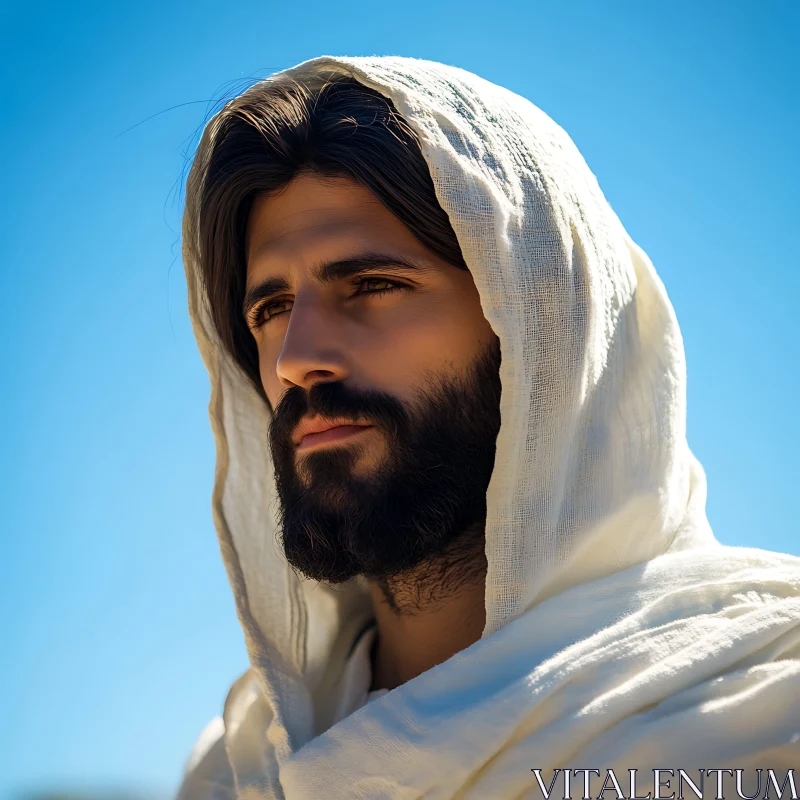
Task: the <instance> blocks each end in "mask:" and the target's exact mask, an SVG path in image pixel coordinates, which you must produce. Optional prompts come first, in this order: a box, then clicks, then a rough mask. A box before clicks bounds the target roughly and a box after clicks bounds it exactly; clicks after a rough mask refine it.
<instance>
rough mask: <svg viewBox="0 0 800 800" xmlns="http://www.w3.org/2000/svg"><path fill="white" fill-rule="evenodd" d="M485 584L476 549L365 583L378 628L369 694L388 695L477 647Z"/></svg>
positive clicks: (482, 563)
mask: <svg viewBox="0 0 800 800" xmlns="http://www.w3.org/2000/svg"><path fill="white" fill-rule="evenodd" d="M485 581H486V558H485V556H484V554H483V550H482V549H481V550H480V552H478V553H472V554H470V555H468V556H467V555H464V554H462V556H461V557H460V558H459V559H457V560H456V561H455V562H454V563H453V562H449V563H444V564H441V563H439V564H436V565H432V564H430V563H428V564H423V565H421V566H420V567H418V568H416V569H414V570H411V571H409V572H408V573H405V574H403V575H402V576H397V577H394V578H390V579H388V580H383V581H370V583H369V585H370V592H371V594H372V600H373V605H374V607H375V619H376V622H377V624H378V637H377V643H376V647H375V649H374V651H373V653H374V659H373V672H372V686H371V689H373V690H374V689H394V688H395V687H397V686H400V685H401V684H403V683H405V682H406V681H409V680H411V679H412V678H416V677H417V675H420V674H422V673H423V672H425V671H426V670H429V669H431V668H432V667H435V666H436V665H437V664H441V663H442V662H443V661H446V660H447V659H448V658H451V657H452V656H454V655H455V654H456V653H458V652H460V651H461V650H463V649H465V648H466V647H469V646H470V645H471V644H474V643H475V642H477V641H478V640H479V639H480V638H481V634H482V633H483V628H484V625H485V620H486V612H485V608H484V597H485Z"/></svg>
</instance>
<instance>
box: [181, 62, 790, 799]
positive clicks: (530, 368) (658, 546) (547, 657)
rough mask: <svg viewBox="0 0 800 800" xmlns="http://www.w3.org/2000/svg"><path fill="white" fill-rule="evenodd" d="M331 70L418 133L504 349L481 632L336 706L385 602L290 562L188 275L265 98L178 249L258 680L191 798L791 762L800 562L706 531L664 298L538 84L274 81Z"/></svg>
mask: <svg viewBox="0 0 800 800" xmlns="http://www.w3.org/2000/svg"><path fill="white" fill-rule="evenodd" d="M331 74H334V75H335V74H346V75H350V76H352V77H354V78H355V79H356V80H358V81H360V82H361V83H363V84H364V85H366V86H369V87H372V88H374V89H376V90H377V91H379V92H380V93H382V94H383V95H384V96H386V97H388V98H390V99H391V100H392V102H393V103H394V105H395V107H396V108H397V110H398V111H399V112H400V113H401V114H402V115H403V116H404V117H405V119H406V120H407V121H408V123H409V124H410V126H411V127H412V128H413V130H414V131H415V133H416V134H417V136H418V138H419V141H420V144H421V148H422V153H423V156H424V158H425V160H426V162H427V164H428V167H429V169H430V174H431V177H432V179H433V183H434V187H435V190H436V195H437V198H438V200H439V203H440V204H441V206H442V208H443V209H444V210H445V212H446V213H447V214H448V216H449V218H450V222H451V224H452V226H453V229H454V231H455V233H456V235H457V237H458V241H459V244H460V246H461V249H462V252H463V255H464V259H465V261H466V263H467V266H468V267H469V270H470V272H471V274H472V277H473V279H474V281H475V285H476V287H477V290H478V293H479V296H480V300H481V304H482V308H483V312H484V315H485V317H486V318H487V320H488V321H489V323H490V324H491V326H492V328H493V330H494V332H495V333H496V334H497V336H498V337H499V339H500V344H501V351H502V364H501V369H500V378H501V383H502V398H501V408H500V411H501V419H502V423H501V428H500V432H499V435H498V438H497V452H496V458H495V467H494V472H493V475H492V478H491V482H490V484H489V488H488V491H487V520H486V556H487V561H488V572H487V576H486V627H485V630H484V632H483V636H482V638H481V639H480V640H479V641H478V642H476V643H475V644H474V645H472V646H471V647H468V648H467V649H466V650H463V651H462V652H460V653H458V654H457V655H455V656H454V657H452V658H451V659H449V660H447V661H446V662H444V663H442V664H440V665H438V666H436V667H434V668H433V669H431V670H428V671H427V672H425V673H423V674H421V675H419V676H418V677H416V678H414V679H413V680H411V681H408V682H407V683H405V684H403V685H402V686H399V687H397V688H396V689H393V690H392V691H390V692H387V693H385V694H383V695H382V696H379V697H375V698H374V699H372V700H371V701H370V702H369V703H367V704H365V705H363V707H361V708H358V709H356V710H354V711H353V713H350V714H348V715H347V716H345V717H344V718H342V719H339V721H337V722H335V721H334V720H336V719H337V717H338V714H337V710H339V709H340V707H341V704H342V702H343V698H344V697H345V695H346V693H347V692H349V691H352V686H353V681H354V680H356V681H357V680H358V678H357V677H356V678H354V677H353V676H354V675H356V676H357V675H358V674H360V673H359V669H360V668H359V667H358V665H357V664H354V663H353V662H352V654H351V646H352V645H353V642H354V641H355V639H356V636H357V634H358V633H359V631H362V630H363V629H364V626H365V624H367V623H368V621H369V619H370V617H371V606H370V601H369V598H368V595H367V593H366V590H365V587H364V586H363V584H362V583H361V582H360V581H359V580H355V581H353V582H351V583H350V584H347V585H345V586H340V587H336V588H333V587H331V586H328V585H326V584H322V583H320V584H317V583H316V582H313V581H308V580H301V579H300V578H299V577H298V576H297V575H296V573H295V572H294V571H293V570H292V569H290V567H289V566H288V564H287V562H286V559H285V558H284V556H283V554H282V553H281V552H280V549H279V546H278V545H277V537H276V532H277V528H276V525H277V522H276V516H275V515H276V505H277V500H276V491H275V483H274V474H273V468H272V464H271V460H270V456H269V452H268V448H267V430H268V426H269V422H270V411H269V409H268V407H267V406H266V404H265V403H264V401H263V400H262V399H261V398H260V397H259V395H258V394H257V393H256V391H255V390H254V389H253V388H252V386H250V384H249V383H248V382H247V379H246V378H245V377H244V375H243V374H242V372H241V371H240V370H239V369H238V368H237V367H236V366H235V364H234V363H233V361H232V360H231V358H230V357H229V355H228V354H227V353H226V352H225V350H224V349H223V347H222V345H221V344H220V342H219V340H218V337H217V335H216V332H215V330H214V327H213V325H212V322H211V316H210V313H209V309H208V304H207V299H206V297H205V296H204V293H203V289H202V282H201V280H200V277H199V268H198V259H199V255H200V254H199V239H198V232H197V226H198V218H199V213H200V197H201V187H202V185H203V181H204V179H205V175H206V170H207V168H208V161H209V154H210V152H211V151H212V148H213V146H214V141H215V137H216V136H217V134H218V131H219V128H220V123H221V121H222V120H223V119H224V118H225V116H226V115H228V114H230V113H231V112H232V109H234V108H235V107H236V105H237V103H239V102H241V101H242V100H246V99H247V98H248V93H249V91H250V90H248V92H245V93H244V94H243V95H240V97H239V98H235V99H234V100H232V101H231V102H230V103H229V104H228V105H226V106H225V107H224V108H223V109H222V110H221V111H220V112H219V113H218V114H217V115H216V116H215V117H214V118H213V119H212V120H211V121H210V122H209V123H208V125H207V126H206V128H205V131H204V133H203V136H202V140H201V142H200V145H199V148H198V151H197V154H196V157H195V160H194V164H193V167H192V170H191V173H190V175H189V179H188V183H187V193H186V210H185V215H184V228H183V235H184V243H183V246H184V262H185V267H186V275H187V282H188V288H189V304H190V313H191V317H192V321H193V325H194V330H195V333H196V336H197V340H198V344H199V347H200V351H201V353H202V356H203V359H204V361H205V364H206V366H207V368H208V371H209V375H210V378H211V402H210V417H211V423H212V427H213V431H214V436H215V440H216V446H217V470H216V479H215V486H214V494H213V514H214V521H215V525H216V529H217V532H218V535H219V541H220V547H221V552H222V557H223V559H224V561H225V565H226V569H227V572H228V576H229V579H230V582H231V585H232V588H233V592H234V595H235V599H236V605H237V610H238V614H239V619H240V621H241V624H242V627H243V630H244V634H245V639H246V642H247V648H248V653H249V656H250V662H251V668H250V670H248V672H247V673H246V674H245V675H244V676H242V678H241V679H240V680H239V681H238V682H237V683H236V684H235V685H234V687H233V688H232V690H231V692H230V694H229V695H228V699H227V701H226V703H225V709H224V714H223V718H222V719H221V720H219V719H218V720H215V721H214V722H212V724H211V725H210V726H209V728H208V729H207V730H206V732H205V733H204V735H203V736H202V737H201V739H200V741H199V742H198V745H197V746H196V748H195V751H194V753H193V754H192V757H191V759H190V762H189V765H188V767H187V773H186V779H185V782H184V785H183V788H182V790H181V797H182V798H193V799H194V798H197V799H198V800H202V798H238V799H239V800H251V799H254V798H270V799H272V798H286V800H296V799H297V798H319V797H325V798H327V799H328V800H334V799H335V798H375V799H376V800H377V798H403V799H405V798H419V797H425V798H437V799H438V798H499V799H502V800H505V798H518V797H538V796H540V789H539V786H538V783H537V779H536V775H535V774H534V773H533V772H532V769H534V768H537V769H542V770H543V771H545V772H546V771H547V770H554V769H564V768H574V769H579V768H580V769H583V768H601V769H607V768H615V769H618V770H621V771H623V772H624V774H627V772H626V770H628V769H633V768H636V769H642V770H652V769H653V768H661V767H668V768H676V769H677V768H685V769H689V768H697V769H699V768H712V767H713V768H719V767H725V768H737V767H738V768H750V767H753V768H755V767H760V768H764V769H767V768H770V767H772V768H776V769H780V768H783V769H784V770H785V769H787V768H788V767H790V766H795V767H797V766H800V559H797V558H794V557H791V556H787V555H781V554H775V553H767V552H763V551H759V550H754V549H743V548H727V547H723V546H721V545H719V544H718V542H717V541H716V540H715V538H714V536H713V535H712V532H711V530H710V528H709V525H708V522H707V519H706V513H705V500H706V482H705V476H704V473H703V470H702V468H701V466H700V464H699V463H698V462H697V460H696V459H695V458H694V456H693V455H692V453H691V451H690V449H689V447H688V444H687V440H686V374H685V361H684V351H683V344H682V340H681V335H680V330H679V328H678V324H677V321H676V318H675V314H674V312H673V309H672V306H671V304H670V302H669V299H668V297H667V295H666V292H665V290H664V286H663V284H662V283H661V281H660V279H659V278H658V276H657V274H656V272H655V270H654V268H653V266H652V264H651V262H650V260H649V259H648V257H647V255H646V254H645V253H644V252H643V251H642V250H641V249H640V248H639V247H638V246H637V245H636V244H635V243H634V242H633V241H632V240H631V238H630V237H629V236H628V235H627V233H626V231H625V229H624V228H623V226H622V224H621V223H620V221H619V219H618V218H617V216H616V215H615V213H614V212H613V211H612V209H611V208H610V206H609V204H608V202H607V201H606V200H605V198H604V196H603V194H602V192H601V191H600V188H599V186H598V184H597V181H596V179H595V177H594V176H593V174H592V173H591V171H590V170H589V168H588V167H587V165H586V163H585V162H584V160H583V158H582V156H581V155H580V153H579V152H578V150H577V148H576V147H575V145H574V144H573V142H572V141H571V140H570V138H569V137H568V136H567V135H566V133H565V132H564V131H563V130H562V129H561V128H560V127H559V126H558V125H556V124H555V123H554V122H553V121H552V120H551V119H550V118H549V117H547V116H546V115H545V114H544V113H543V112H542V111H540V110H539V109H538V108H536V107H535V106H534V105H532V104H531V103H530V102H528V101H527V100H525V99H523V98H522V97H519V96H518V95H515V94H513V93H512V92H510V91H507V90H505V89H503V88H501V87H498V86H495V85H493V84H491V83H489V82H487V81H485V80H482V79H481V78H479V77H477V76H475V75H472V74H470V73H468V72H465V71H463V70H460V69H456V68H453V67H448V66H444V65H441V64H436V63H433V62H428V61H421V60H416V59H407V58H395V57H388V58H378V57H375V58H329V57H323V58H318V59H314V60H312V61H309V62H306V63H304V64H301V65H299V66H297V67H294V68H293V69H290V70H287V71H286V72H284V73H279V74H278V75H275V76H272V77H271V78H268V79H267V80H268V81H281V80H285V76H287V75H288V76H291V77H292V78H295V79H300V80H303V81H307V82H309V83H311V84H313V83H315V82H317V81H322V80H325V78H326V76H330V75H331ZM690 258H691V254H687V259H690ZM753 535H754V538H755V537H756V536H757V535H758V532H757V531H754V532H753ZM361 673H363V669H361ZM368 677H369V676H368V675H367V676H363V675H362V677H361V680H362V682H363V681H367V683H366V685H367V686H368ZM347 687H350V688H347ZM362 688H363V687H362ZM559 791H560V790H559ZM575 796H580V793H579V792H576V794H575Z"/></svg>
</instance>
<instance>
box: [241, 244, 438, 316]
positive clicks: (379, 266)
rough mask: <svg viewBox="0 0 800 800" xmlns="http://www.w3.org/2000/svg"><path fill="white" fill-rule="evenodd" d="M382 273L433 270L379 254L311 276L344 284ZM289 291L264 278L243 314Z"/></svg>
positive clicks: (333, 264)
mask: <svg viewBox="0 0 800 800" xmlns="http://www.w3.org/2000/svg"><path fill="white" fill-rule="evenodd" d="M384 269H391V270H400V271H402V272H415V273H421V272H430V271H431V270H432V267H428V266H425V265H423V264H421V263H417V262H416V261H412V260H410V259H407V258H404V257H402V256H389V255H385V254H379V253H364V254H363V255H359V256H353V257H352V258H344V259H341V260H339V261H326V262H325V263H323V264H320V265H318V266H316V267H314V268H313V270H312V271H311V274H312V276H313V278H314V280H316V281H318V282H319V283H322V284H329V283H333V282H334V281H340V280H345V279H346V278H350V277H352V276H353V275H359V274H364V273H368V272H378V271H380V270H384ZM289 291H291V286H289V282H288V281H287V280H286V278H267V279H266V280H263V281H261V282H260V283H257V284H255V285H254V286H251V287H250V288H249V289H248V290H247V292H246V294H245V296H244V302H243V303H242V313H243V314H244V316H245V317H247V315H248V313H249V312H250V310H251V309H252V308H253V306H254V305H255V304H256V303H258V302H259V301H261V300H263V299H264V298H266V297H271V296H272V295H276V294H279V293H280V292H289Z"/></svg>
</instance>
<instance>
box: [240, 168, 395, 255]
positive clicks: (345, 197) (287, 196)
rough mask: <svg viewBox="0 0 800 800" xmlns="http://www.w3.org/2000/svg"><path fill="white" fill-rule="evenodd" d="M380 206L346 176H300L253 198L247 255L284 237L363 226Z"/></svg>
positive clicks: (282, 243)
mask: <svg viewBox="0 0 800 800" xmlns="http://www.w3.org/2000/svg"><path fill="white" fill-rule="evenodd" d="M382 210H383V206H382V204H381V202H380V201H379V200H378V198H377V197H375V195H374V194H372V192H370V191H369V189H367V188H366V187H365V186H362V185H361V184H359V183H356V182H355V181H352V180H349V179H346V178H325V179H322V178H318V177H315V176H309V175H301V176H298V177H297V178H295V179H294V180H293V181H291V182H290V183H289V184H287V186H285V187H284V188H283V190H281V191H280V192H278V193H277V194H273V195H266V194H265V195H261V196H259V197H257V198H256V199H255V201H254V202H253V206H252V208H251V211H250V217H249V219H248V223H247V248H248V252H249V257H250V258H256V257H257V256H258V255H259V254H260V253H261V252H262V250H266V251H268V250H269V249H270V248H271V247H272V246H273V245H274V246H275V247H276V248H280V247H285V246H286V242H285V240H287V239H289V240H291V239H292V238H293V237H295V236H297V235H300V236H301V237H304V236H306V235H309V236H317V237H321V236H324V235H330V234H331V233H332V232H336V231H345V230H347V229H348V228H350V229H354V228H358V227H359V226H363V224H364V220H365V219H372V220H373V221H374V219H375V218H376V217H378V216H380V215H381V211H382Z"/></svg>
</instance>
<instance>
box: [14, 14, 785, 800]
mask: <svg viewBox="0 0 800 800" xmlns="http://www.w3.org/2000/svg"><path fill="white" fill-rule="evenodd" d="M798 41H800V5H798V3H797V2H793V1H787V2H756V0H753V2H751V3H736V2H703V3H698V2H696V0H693V1H692V2H675V0H671V2H669V3H649V2H642V0H638V1H637V2H629V3H621V2H607V1H604V2H597V1H596V0H592V1H591V2H588V1H587V2H564V1H562V2H552V1H550V2H547V3H543V2H538V0H521V1H520V2H516V3H515V2H503V1H502V0H500V1H499V2H491V3H478V2H464V0H461V2H431V0H424V1H423V0H408V1H407V2H402V3H380V4H379V3H372V4H368V3H331V2H319V0H302V2H286V1H284V2H280V3H276V2H261V3H253V2H227V3H219V2H217V3H210V2H205V1H204V0H196V1H195V2H191V3H190V2H169V1H168V2H166V3H165V2H154V1H152V0H147V1H143V2H137V3H122V2H112V3H108V2H102V3H100V2H97V3H85V2H79V3H69V4H67V3H63V4H56V3H47V2H44V3H40V4H31V3H26V2H12V3H11V4H9V3H5V4H4V5H2V6H1V7H0V48H1V49H0V75H1V76H2V80H1V81H0V85H2V89H0V93H1V96H2V104H1V105H0V158H2V167H1V169H2V173H1V174H2V191H1V193H0V204H2V218H1V220H2V221H1V222H0V275H1V276H2V283H1V284H0V285H1V286H2V291H1V292H0V335H1V337H2V338H1V341H2V346H0V368H1V369H2V373H1V374H2V376H3V381H2V392H0V452H1V453H2V462H1V463H0V470H1V471H2V474H0V487H1V488H0V506H2V516H0V519H1V520H2V522H0V526H2V527H0V535H2V559H0V601H1V607H2V612H0V613H2V617H0V633H2V649H1V650H0V652H1V653H2V657H1V658H2V663H1V664H0V797H2V798H6V797H14V796H18V794H16V793H19V792H22V791H23V790H27V789H35V788H47V787H72V788H75V789H81V788H83V789H92V788H94V789H97V790H99V791H101V792H104V793H105V796H109V793H110V792H111V791H112V790H113V789H115V788H124V789H129V790H132V791H139V792H142V793H143V794H147V795H149V796H164V795H167V794H168V793H169V792H171V791H172V790H173V789H174V787H175V785H176V783H177V781H178V779H179V774H180V770H181V768H182V763H183V761H184V759H185V757H186V755H187V753H188V752H189V749H190V747H191V745H192V743H193V741H194V739H195V738H196V736H197V735H198V733H199V732H200V730H201V729H202V727H203V726H204V725H205V723H206V722H207V721H208V720H209V719H210V718H211V717H212V716H213V715H215V714H217V713H218V712H219V711H220V708H221V704H222V701H223V699H224V696H225V693H226V690H227V688H228V686H229V684H230V683H231V681H232V680H233V679H234V678H235V677H236V676H237V675H238V674H239V673H240V672H241V671H242V670H243V669H244V668H245V667H246V658H245V652H244V647H243V642H242V636H241V633H240V630H239V627H238V623H237V621H236V617H235V613H234V609H233V603H232V599H231V597H230V592H229V589H228V586H227V583H226V579H225V576H224V572H223V569H222V565H221V563H220V559H219V553H218V550H217V545H216V541H215V537H214V532H213V529H212V524H211V514H210V492H211V484H212V475H213V448H212V439H211V434H210V430H209V425H208V421H207V417H206V404H207V398H208V381H207V377H206V374H205V372H204V369H203V367H202V364H201V362H200V359H199V357H198V354H197V352H196V349H195V344H194V340H193V337H192V333H191V330H190V326H189V322H188V318H187V313H186V299H185V287H184V279H183V267H182V264H181V260H180V239H179V231H180V216H181V211H182V192H181V191H179V190H180V188H181V182H182V174H183V171H184V168H185V166H186V159H187V158H189V157H190V156H191V153H192V149H193V147H194V145H195V143H196V138H195V137H194V134H195V133H196V132H197V130H198V127H199V126H201V125H202V123H203V121H204V119H205V117H206V114H207V112H208V109H209V108H210V105H209V104H210V103H211V102H213V101H214V100H215V99H218V98H219V97H220V96H221V95H222V94H223V93H225V92H230V91H231V89H232V88H233V89H235V90H236V91H237V92H238V91H240V90H241V89H242V88H244V86H245V85H247V84H248V83H249V82H250V80H252V79H255V78H257V77H260V76H265V75H267V74H269V73H271V72H273V71H275V70H278V69H281V68H284V67H288V66H291V65H293V64H295V63H297V62H299V61H302V60H305V59H307V58H310V57H313V56H317V55H321V54H325V53H330V54H337V55H341V54H348V55H369V54H401V55H412V56H419V57H424V58H431V59H435V60H439V61H444V62H449V63H452V64H456V65H459V66H462V67H465V68H466V69H469V70H472V71H474V72H477V73H478V74H480V75H482V76H484V77H486V78H488V79H490V80H492V81H495V82H497V83H500V84H503V85H505V86H508V87H509V88H511V89H512V90H514V91H516V92H519V93H521V94H523V95H525V96H526V97H528V98H530V99H531V100H533V101H534V102H535V103H536V104H537V105H539V106H541V107H542V108H543V109H544V110H545V111H547V112H548V113H549V114H550V115H551V116H552V117H554V118H555V119H556V120H557V121H558V122H559V123H561V124H562V125H563V126H564V127H565V128H566V130H567V131H568V132H569V133H570V134H571V135H572V137H573V138H574V139H575V141H576V142H577V144H578V146H579V147H580V148H581V150H582V151H583V153H584V155H585V156H586V159H587V161H588V162H589V164H590V166H591V167H592V168H593V170H594V171H595V173H596V174H597V175H598V177H599V180H600V184H601V186H602V187H603V189H604V191H605V193H606V195H607V197H608V198H609V200H610V202H611V203H612V205H613V206H614V208H615V209H616V211H617V213H618V214H619V216H620V217H621V219H622V220H623V222H624V223H625V225H626V227H627V228H628V230H629V231H630V233H631V234H632V235H633V237H634V238H635V239H636V240H637V241H638V242H639V243H640V244H641V245H642V246H643V247H644V248H645V250H647V252H648V253H649V254H650V256H651V257H652V259H653V261H654V263H655V265H656V268H657V269H658V270H659V272H660V274H661V276H662V278H663V279H664V282H665V283H666V286H667V289H668V291H669V293H670V295H671V297H672V300H673V303H674V305H675V307H676V310H677V313H678V318H679V320H680V322H681V325H682V329H683V332H684V337H685V340H686V349H687V356H688V369H689V436H690V443H691V445H692V447H693V449H694V450H695V452H696V453H697V455H698V456H699V457H700V459H701V461H702V462H703V464H704V465H705V467H706V470H707V472H708V477H709V491H710V494H709V503H708V508H709V515H710V518H711V521H712V524H713V525H714V528H715V530H716V532H717V535H718V537H719V538H720V539H721V540H722V541H723V542H725V543H728V544H741V545H754V546H759V547H764V548H768V549H774V550H782V551H788V552H792V553H796V554H797V553H800V544H799V543H798V539H797V524H796V505H797V504H796V497H797V486H796V484H797V478H798V470H797V452H798V443H799V442H798V438H799V437H798V425H797V418H796V413H797V395H798V389H800V386H799V385H798V379H797V369H798V365H800V361H799V360H798V337H797V331H796V327H797V319H798V315H797V313H796V305H797V302H798V289H800V279H798V257H797V244H798V238H797V234H798V212H799V211H800V204H799V203H798V186H799V185H800V180H799V179H800V171H799V170H798V135H797V131H798V122H800V120H799V119H798V98H800V91H798V89H799V87H798V82H799V78H798V76H799V75H800V70H798V67H799V66H800V65H799V64H798V52H800V48H798V46H797V43H798ZM166 109H171V110H169V111H166V112H165V113H162V114H159V115H158V116H154V117H152V118H151V115H154V114H157V113H158V112H161V111H165V110H166ZM148 118H149V119H148ZM144 120H147V121H144ZM143 121H144V122H143ZM137 123H142V124H139V125H138V126H137V127H134V128H133V129H132V130H128V129H130V128H131V127H132V126H135V125H137ZM125 131H127V132H125ZM123 132H125V133H123Z"/></svg>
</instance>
